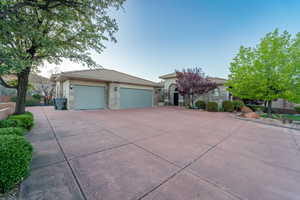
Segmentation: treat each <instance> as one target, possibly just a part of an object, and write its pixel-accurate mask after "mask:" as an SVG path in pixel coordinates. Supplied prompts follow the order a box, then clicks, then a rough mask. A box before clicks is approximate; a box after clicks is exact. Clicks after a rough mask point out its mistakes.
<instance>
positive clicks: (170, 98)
mask: <svg viewBox="0 0 300 200" xmlns="http://www.w3.org/2000/svg"><path fill="white" fill-rule="evenodd" d="M159 78H160V79H162V80H163V81H162V83H163V88H164V93H165V95H164V97H165V98H164V99H165V100H164V101H165V104H166V105H175V106H178V105H184V98H183V96H181V95H180V94H179V93H178V90H177V86H176V80H177V77H176V73H175V72H174V73H171V74H166V75H163V76H160V77H159ZM209 79H210V80H211V81H213V82H215V83H216V84H217V88H216V89H214V90H212V91H210V92H208V93H207V94H203V95H200V96H198V97H196V100H195V101H194V102H196V101H197V100H203V101H215V102H217V103H218V104H219V105H221V103H222V102H223V101H224V100H229V99H230V98H231V96H230V94H229V92H228V91H227V90H226V87H225V86H224V84H225V83H226V79H223V78H215V77H209Z"/></svg>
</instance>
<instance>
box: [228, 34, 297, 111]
mask: <svg viewBox="0 0 300 200" xmlns="http://www.w3.org/2000/svg"><path fill="white" fill-rule="evenodd" d="M230 65H231V66H230V72H231V74H230V75H229V80H228V82H227V86H229V89H228V90H229V91H230V92H231V93H232V94H233V95H234V96H238V97H240V98H244V99H253V100H263V101H265V102H267V103H268V113H269V114H270V113H271V109H272V107H271V106H272V101H273V100H275V99H278V98H283V99H286V100H289V101H292V102H300V81H299V80H300V34H299V33H298V34H297V35H296V36H295V37H292V36H291V34H289V33H288V32H286V31H285V32H283V33H280V32H279V31H278V30H277V29H276V30H275V31H273V32H271V33H268V34H266V36H265V37H264V38H262V39H261V41H260V43H259V44H258V45H257V46H256V47H253V48H250V47H248V48H246V47H243V46H242V47H240V50H239V53H238V54H237V56H236V57H235V58H234V59H233V62H232V63H231V64H230Z"/></svg>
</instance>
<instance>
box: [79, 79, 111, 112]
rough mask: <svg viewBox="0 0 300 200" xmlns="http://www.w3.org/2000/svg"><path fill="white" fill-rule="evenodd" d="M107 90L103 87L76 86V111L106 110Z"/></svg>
mask: <svg viewBox="0 0 300 200" xmlns="http://www.w3.org/2000/svg"><path fill="white" fill-rule="evenodd" d="M105 99H106V98H105V88H104V87H101V86H82V85H75V86H74V101H75V102H74V107H75V109H76V110H92V109H102V108H106V100H105Z"/></svg>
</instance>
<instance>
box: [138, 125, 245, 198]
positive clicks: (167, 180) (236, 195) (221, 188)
mask: <svg viewBox="0 0 300 200" xmlns="http://www.w3.org/2000/svg"><path fill="white" fill-rule="evenodd" d="M240 128H241V126H239V127H238V128H237V129H240ZM233 135H234V134H233V133H231V134H229V135H228V136H226V137H225V138H223V139H222V140H221V141H220V142H218V143H217V144H215V145H213V146H211V147H210V148H209V149H207V150H206V151H205V152H203V153H201V154H200V155H199V156H198V157H197V158H195V159H194V160H192V161H191V162H189V163H188V164H186V165H185V166H183V167H182V168H180V169H179V170H177V171H176V172H175V173H174V174H172V175H171V176H169V177H168V178H166V179H165V180H164V181H162V182H161V183H160V184H158V185H157V186H155V187H153V188H152V189H151V190H150V191H148V192H147V193H145V194H144V195H142V196H141V197H139V198H137V200H142V199H144V198H145V197H146V196H148V195H149V194H151V193H152V192H154V191H155V190H157V189H158V188H160V187H161V186H162V185H164V184H165V183H167V182H169V181H170V180H171V179H172V178H174V177H175V176H176V175H178V174H179V173H181V172H182V171H185V169H187V168H188V167H189V166H191V165H192V164H193V163H195V162H196V161H198V160H199V159H201V158H202V157H203V156H204V155H206V154H207V153H209V152H210V151H212V150H214V149H216V147H217V146H218V145H220V144H221V143H223V142H225V141H226V140H227V139H229V138H230V137H232V136H233ZM134 145H135V146H137V147H138V148H141V149H142V150H144V151H146V152H148V153H151V154H153V155H155V156H157V157H158V158H160V159H163V160H165V161H167V162H168V163H170V164H173V165H175V166H176V167H179V166H178V165H176V164H174V163H173V162H170V161H168V160H166V159H164V158H161V157H160V156H158V155H157V154H155V153H153V152H151V151H148V150H146V149H144V148H143V147H140V146H139V145H137V144H134ZM185 172H187V173H190V172H189V171H185ZM191 174H193V175H194V173H191ZM197 177H198V178H199V179H201V180H202V181H204V182H206V183H207V184H209V185H213V186H214V187H216V188H218V189H220V190H221V191H223V192H225V193H228V194H229V195H231V196H233V197H235V198H237V199H240V200H245V198H242V197H241V196H240V195H238V194H236V193H235V192H232V191H231V190H230V189H225V187H224V186H223V185H221V186H220V185H219V184H216V183H214V184H213V183H212V182H211V181H208V180H206V179H203V178H202V177H200V176H197Z"/></svg>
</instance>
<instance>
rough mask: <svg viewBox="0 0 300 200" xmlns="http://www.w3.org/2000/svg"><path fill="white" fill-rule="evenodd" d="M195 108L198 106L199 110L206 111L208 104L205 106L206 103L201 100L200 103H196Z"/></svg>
mask: <svg viewBox="0 0 300 200" xmlns="http://www.w3.org/2000/svg"><path fill="white" fill-rule="evenodd" d="M195 106H196V108H198V109H205V106H206V104H205V102H204V101H201V100H199V101H197V102H196V103H195Z"/></svg>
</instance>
